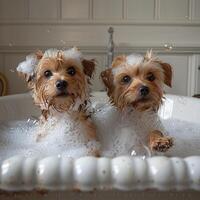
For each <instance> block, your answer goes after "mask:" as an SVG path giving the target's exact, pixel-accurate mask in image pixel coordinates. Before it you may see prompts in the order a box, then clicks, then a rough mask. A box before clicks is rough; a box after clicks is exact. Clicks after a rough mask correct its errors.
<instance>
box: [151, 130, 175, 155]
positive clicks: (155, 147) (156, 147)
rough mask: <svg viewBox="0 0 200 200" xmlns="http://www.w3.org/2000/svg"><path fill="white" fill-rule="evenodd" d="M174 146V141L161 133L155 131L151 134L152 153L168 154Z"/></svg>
mask: <svg viewBox="0 0 200 200" xmlns="http://www.w3.org/2000/svg"><path fill="white" fill-rule="evenodd" d="M172 146H173V139H172V138H171V137H168V136H165V135H163V133H162V132H161V131H158V130H154V131H152V132H151V133H150V134H149V147H150V149H151V150H152V151H158V152H166V151H167V150H168V149H169V148H170V147H172Z"/></svg>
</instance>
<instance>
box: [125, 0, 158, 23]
mask: <svg viewBox="0 0 200 200" xmlns="http://www.w3.org/2000/svg"><path fill="white" fill-rule="evenodd" d="M126 12H127V19H134V20H153V19H154V17H155V0H148V1H147V0H127V4H126Z"/></svg>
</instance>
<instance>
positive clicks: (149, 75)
mask: <svg viewBox="0 0 200 200" xmlns="http://www.w3.org/2000/svg"><path fill="white" fill-rule="evenodd" d="M155 79H156V77H155V76H154V75H153V74H152V73H149V74H148V76H147V80H149V81H154V80H155Z"/></svg>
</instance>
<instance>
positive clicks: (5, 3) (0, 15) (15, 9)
mask: <svg viewBox="0 0 200 200" xmlns="http://www.w3.org/2000/svg"><path fill="white" fill-rule="evenodd" d="M27 2H28V1H26V0H14V1H13V0H0V19H15V20H17V19H25V18H26V17H27V13H28V10H27V8H28V6H27Z"/></svg>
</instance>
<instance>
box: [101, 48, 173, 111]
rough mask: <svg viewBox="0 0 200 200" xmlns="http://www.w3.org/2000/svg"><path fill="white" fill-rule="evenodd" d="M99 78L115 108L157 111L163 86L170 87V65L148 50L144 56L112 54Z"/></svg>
mask: <svg viewBox="0 0 200 200" xmlns="http://www.w3.org/2000/svg"><path fill="white" fill-rule="evenodd" d="M101 78H102V80H103V82H104V84H105V86H106V88H107V93H108V96H109V97H110V100H111V102H112V103H113V104H114V105H115V106H116V107H118V108H119V109H122V110H123V109H124V108H126V107H134V108H135V109H137V110H139V111H146V110H157V109H158V108H159V106H160V104H161V103H162V98H163V85H164V84H166V85H167V86H169V87H171V82H172V68H171V66H170V64H168V63H165V62H162V61H161V60H159V59H158V58H157V57H155V56H154V55H153V53H152V51H148V52H147V53H146V55H145V56H141V55H139V54H132V55H129V56H118V57H116V58H115V59H114V61H113V63H112V66H111V68H109V69H107V70H105V71H103V72H102V73H101Z"/></svg>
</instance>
